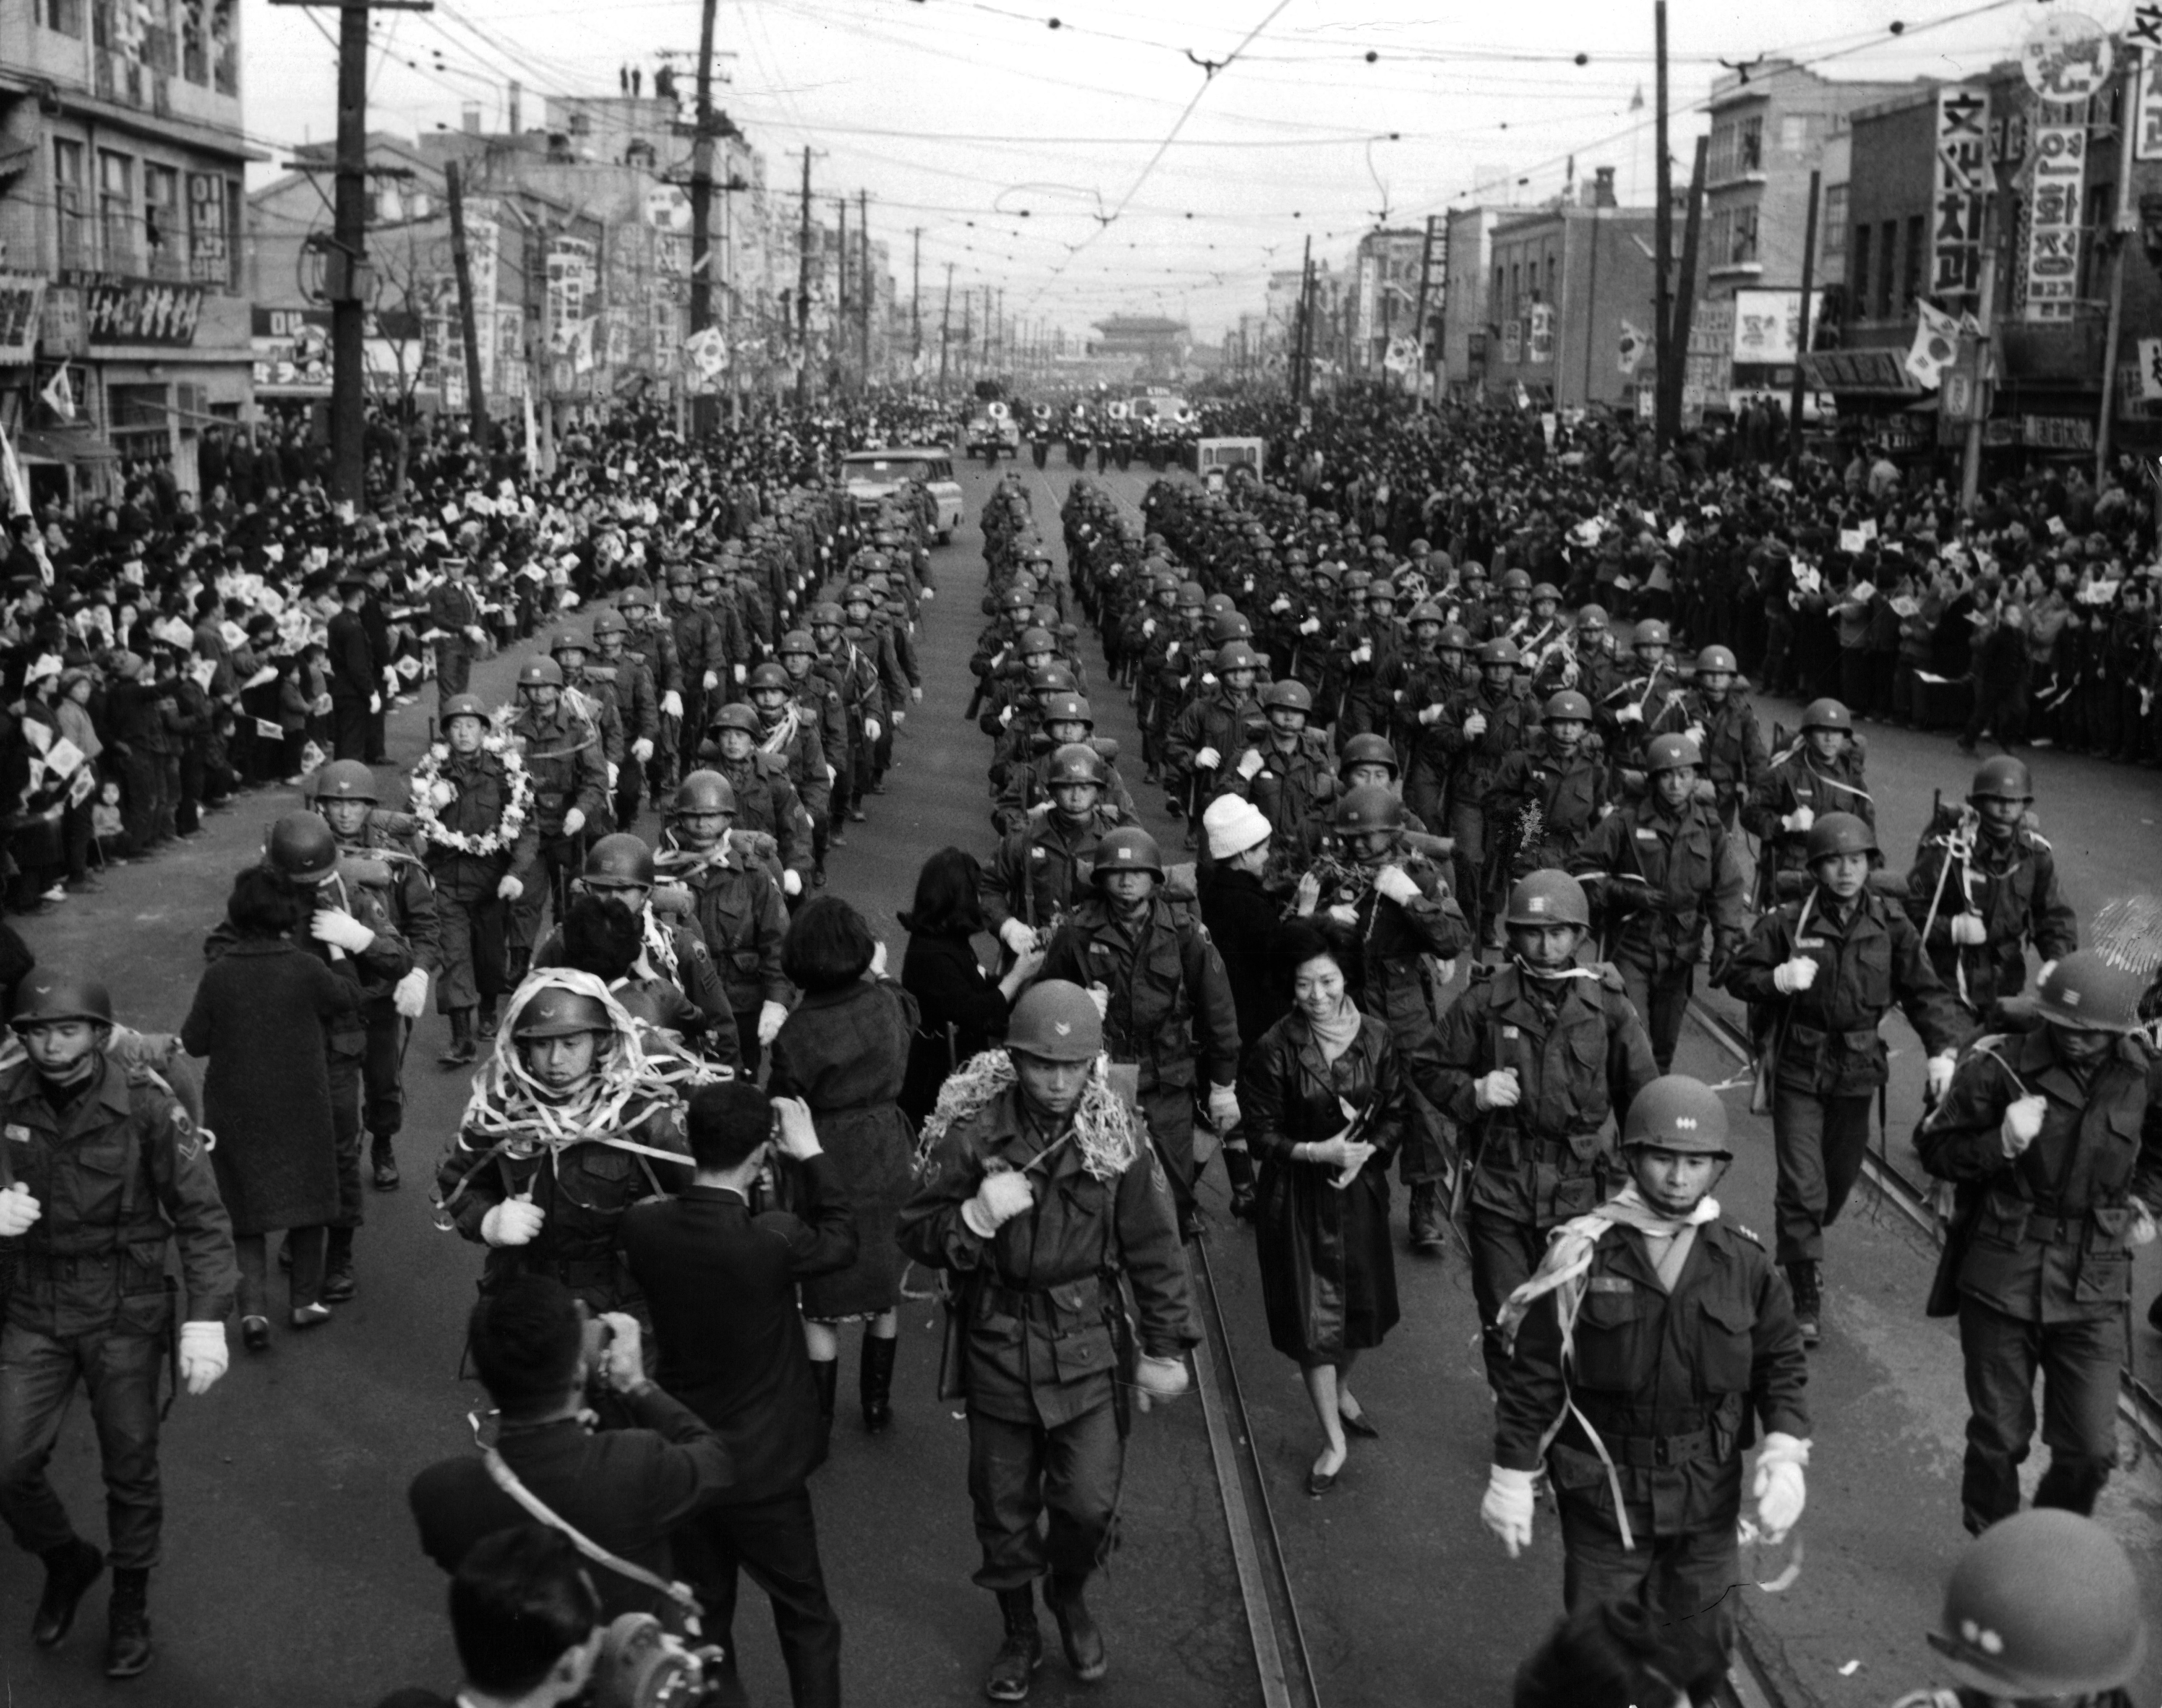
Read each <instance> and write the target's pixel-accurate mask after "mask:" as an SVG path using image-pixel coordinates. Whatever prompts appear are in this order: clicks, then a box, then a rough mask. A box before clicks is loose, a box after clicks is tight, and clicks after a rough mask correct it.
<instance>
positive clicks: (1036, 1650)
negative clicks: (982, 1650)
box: [984, 1584, 1043, 1702]
mask: <svg viewBox="0 0 2162 1708" xmlns="http://www.w3.org/2000/svg"><path fill="white" fill-rule="evenodd" d="M999 1612H1000V1616H1001V1617H1004V1619H1005V1622H1006V1637H1005V1642H1004V1643H1000V1645H999V1652H998V1653H996V1654H995V1655H993V1656H992V1657H991V1669H990V1671H989V1672H988V1673H986V1674H984V1695H986V1696H988V1697H990V1699H991V1700H993V1701H994V1702H1026V1700H1028V1686H1029V1680H1030V1679H1031V1676H1032V1675H1033V1674H1035V1672H1036V1669H1037V1668H1038V1667H1040V1666H1042V1664H1043V1632H1042V1631H1041V1630H1039V1629H1038V1628H1037V1623H1036V1591H1035V1590H1032V1589H1031V1588H1030V1587H1029V1586H1028V1585H1026V1584H1023V1585H1021V1587H1020V1588H1019V1589H1017V1590H1000V1591H999Z"/></svg>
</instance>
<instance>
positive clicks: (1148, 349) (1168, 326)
mask: <svg viewBox="0 0 2162 1708" xmlns="http://www.w3.org/2000/svg"><path fill="white" fill-rule="evenodd" d="M1091 326H1092V329H1093V330H1094V332H1096V333H1097V334H1098V336H1097V337H1094V338H1092V339H1090V340H1089V347H1088V353H1089V355H1091V356H1093V357H1098V358H1103V359H1104V360H1106V361H1110V362H1115V363H1130V364H1131V368H1132V374H1133V378H1135V379H1170V378H1172V376H1173V375H1175V374H1176V373H1178V371H1179V369H1180V368H1182V367H1183V366H1184V365H1185V362H1186V357H1187V353H1188V351H1189V350H1190V349H1191V348H1192V347H1193V332H1192V330H1191V329H1190V328H1189V327H1188V326H1187V324H1186V322H1185V321H1174V320H1167V319H1165V318H1163V317H1162V316H1158V315H1108V316H1105V317H1104V319H1102V320H1100V321H1093V322H1091Z"/></svg>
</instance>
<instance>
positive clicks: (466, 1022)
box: [436, 1008, 478, 1068]
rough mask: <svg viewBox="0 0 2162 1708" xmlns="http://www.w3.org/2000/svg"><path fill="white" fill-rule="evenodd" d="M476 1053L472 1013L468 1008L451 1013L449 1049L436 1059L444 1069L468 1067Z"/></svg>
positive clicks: (457, 1009)
mask: <svg viewBox="0 0 2162 1708" xmlns="http://www.w3.org/2000/svg"><path fill="white" fill-rule="evenodd" d="M477 1054H478V1051H477V1050H476V1049H475V1048H474V1047H473V1010H471V1009H470V1008H453V1009H452V1011H451V1047H450V1048H448V1049H447V1050H445V1051H444V1052H443V1053H442V1054H441V1055H440V1056H438V1057H436V1060H437V1061H439V1062H441V1063H442V1064H443V1065H444V1066H445V1067H446V1068H462V1067H465V1066H467V1065H468V1064H469V1063H471V1062H472V1061H473V1058H474V1057H475V1056H476V1055H477Z"/></svg>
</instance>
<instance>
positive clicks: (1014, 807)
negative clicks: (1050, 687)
mask: <svg viewBox="0 0 2162 1708" xmlns="http://www.w3.org/2000/svg"><path fill="white" fill-rule="evenodd" d="M1095 728H1096V719H1095V716H1094V713H1092V712H1091V711H1090V709H1089V703H1088V701H1087V700H1085V699H1084V698H1083V697H1081V696H1080V695H1079V694H1076V693H1072V692H1068V691H1066V690H1063V689H1060V690H1057V691H1054V692H1052V693H1051V694H1049V695H1047V697H1045V700H1044V703H1043V725H1042V729H1040V730H1038V731H1037V734H1036V735H1035V736H1034V737H1033V738H1032V739H1031V746H1032V747H1034V748H1035V749H1037V753H1036V754H1035V756H1034V757H1033V758H1031V759H1029V760H1026V761H1025V762H1024V761H1023V760H1021V758H1019V757H1018V756H1017V757H1016V759H1015V760H1013V761H1012V762H1011V763H1010V765H1008V766H1007V768H1006V780H1005V783H1004V784H1003V785H1001V786H1000V789H999V797H998V799H997V801H996V802H995V803H994V804H993V806H992V807H991V823H992V824H993V825H994V826H995V828H997V830H998V832H999V834H1000V835H1001V836H1010V835H1012V834H1013V833H1014V832H1015V831H1016V830H1019V829H1021V828H1023V827H1024V826H1025V825H1026V824H1027V823H1028V822H1029V821H1030V820H1031V818H1038V817H1042V815H1043V814H1044V813H1046V812H1049V811H1050V810H1051V779H1052V771H1053V769H1054V760H1056V759H1057V755H1058V754H1059V752H1060V751H1061V750H1063V749H1065V748H1068V747H1085V748H1087V749H1088V750H1089V751H1090V752H1091V753H1093V754H1094V755H1096V758H1097V760H1099V770H1101V772H1102V787H1103V799H1104V804H1105V805H1106V806H1108V807H1111V808H1113V809H1114V810H1115V812H1117V814H1118V816H1119V820H1120V823H1133V822H1134V821H1135V820H1136V819H1138V818H1139V817H1141V815H1140V813H1138V812H1136V811H1135V810H1134V797H1132V796H1131V794H1129V793H1128V792H1127V791H1126V785H1125V779H1124V778H1123V777H1121V776H1120V775H1119V765H1118V760H1119V744H1118V743H1117V742H1115V741H1113V740H1111V739H1110V738H1109V737H1108V736H1104V737H1099V736H1098V735H1096V734H1094V730H1095Z"/></svg>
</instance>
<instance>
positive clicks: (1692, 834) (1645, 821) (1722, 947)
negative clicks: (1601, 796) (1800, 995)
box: [1569, 801, 1749, 973]
mask: <svg viewBox="0 0 2162 1708" xmlns="http://www.w3.org/2000/svg"><path fill="white" fill-rule="evenodd" d="M1569 870H1570V871H1572V872H1574V873H1575V874H1576V875H1577V876H1578V877H1580V878H1581V879H1582V880H1584V886H1585V891H1587V892H1588V894H1589V896H1590V901H1591V905H1592V907H1593V909H1594V911H1595V912H1596V911H1598V910H1600V909H1601V908H1605V909H1607V910H1609V911H1611V915H1612V916H1613V917H1616V918H1617V919H1618V920H1619V922H1620V923H1619V926H1618V928H1617V929H1616V931H1615V932H1614V935H1613V940H1612V942H1613V948H1612V953H1613V954H1614V956H1615V958H1616V959H1621V958H1626V959H1627V960H1629V961H1630V962H1631V963H1632V964H1635V965H1638V966H1643V967H1648V968H1650V969H1652V970H1653V972H1655V973H1664V972H1667V971H1668V970H1669V969H1673V968H1675V967H1686V966H1691V965H1694V964H1695V962H1696V960H1697V958H1698V957H1699V956H1700V955H1701V954H1702V953H1704V928H1705V926H1706V925H1707V924H1709V925H1710V927H1711V931H1712V938H1713V942H1714V944H1715V948H1714V953H1713V964H1715V966H1719V967H1721V968H1723V967H1724V966H1725V964H1726V957H1727V956H1728V955H1729V954H1730V953H1732V952H1733V949H1734V947H1735V945H1736V943H1739V942H1740V941H1741V938H1742V932H1744V931H1745V930H1747V928H1748V924H1749V918H1748V912H1747V906H1748V897H1747V880H1746V879H1745V877H1744V876H1743V874H1742V867H1741V865H1740V864H1738V863H1737V862H1736V860H1735V859H1733V858H1732V856H1731V854H1730V852H1729V850H1728V848H1727V841H1726V827H1725V826H1724V825H1722V824H1721V823H1720V822H1719V817H1718V811H1717V809H1716V808H1715V807H1707V806H1705V805H1703V804H1702V803H1700V802H1696V801H1690V802H1685V803H1684V805H1683V807H1682V809H1681V811H1680V812H1675V813H1669V812H1667V811H1666V810H1665V808H1664V807H1663V805H1662V804H1661V803H1660V802H1657V801H1633V802H1629V803H1628V804H1627V805H1626V806H1623V807H1617V808H1616V810H1615V811H1614V812H1611V813H1610V814H1609V815H1608V816H1607V817H1606V820H1605V821H1604V822H1603V823H1601V824H1600V825H1599V827H1598V828H1596V829H1595V830H1594V831H1593V832H1592V833H1591V835H1590V838H1588V839H1587V840H1586V841H1585V845H1584V846H1583V848H1581V849H1579V850H1578V852H1577V854H1576V856H1575V858H1574V859H1571V860H1570V861H1569ZM1638 878H1641V879H1642V880H1644V881H1643V882H1642V883H1637V882H1633V881H1632V880H1635V879H1638Z"/></svg>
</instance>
